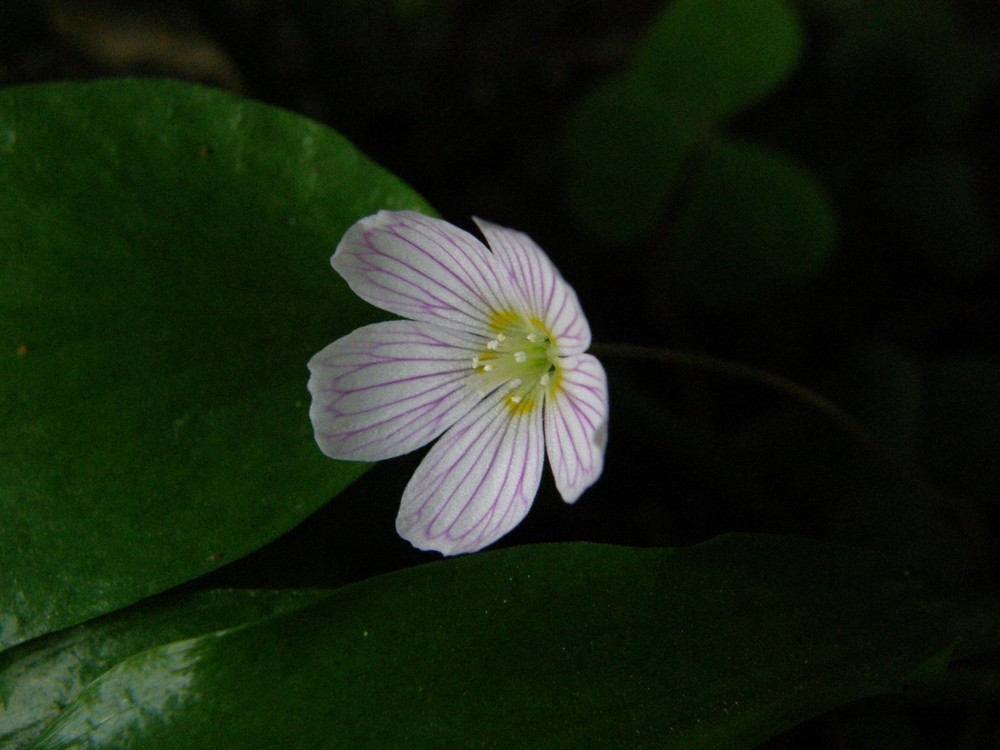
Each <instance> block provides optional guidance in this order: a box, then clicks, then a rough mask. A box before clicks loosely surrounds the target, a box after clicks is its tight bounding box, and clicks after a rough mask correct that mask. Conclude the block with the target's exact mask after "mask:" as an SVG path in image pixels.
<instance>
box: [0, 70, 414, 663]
mask: <svg viewBox="0 0 1000 750" xmlns="http://www.w3.org/2000/svg"><path fill="white" fill-rule="evenodd" d="M404 207H405V208H417V209H422V210H427V206H426V204H425V203H423V202H422V201H421V199H420V198H419V197H418V196H417V195H415V194H414V193H413V192H412V191H411V190H409V189H408V188H407V187H406V186H404V185H403V184H401V183H400V182H399V181H398V180H396V179H395V178H393V177H392V176H391V175H389V174H387V173H386V172H384V171H382V170H381V169H379V168H378V167H376V166H375V165H373V164H372V163H371V162H369V161H368V160H366V159H365V158H364V157H363V156H362V155H361V154H359V153H358V152H357V151H356V150H355V149H354V148H353V147H352V146H351V145H350V144H349V143H347V142H346V141H344V139H343V138H341V137H339V136H338V135H337V134H336V133H333V132H331V131H329V130H327V129H326V128H324V127H322V126H320V125H318V124H316V123H314V122H310V121H308V120H305V119H303V118H301V117H297V116H295V115H293V114H291V113H288V112H284V111H281V110H277V109H274V108H271V107H267V106H263V105H261V104H257V103H254V102H250V101H246V100H243V99H240V98H237V97H234V96H231V95H228V94H224V93H221V92H218V91H213V90H209V89H204V88H200V87H196V86H191V85H187V84H181V83H177V82H169V81H163V82H150V81H114V82H103V83H94V84H56V85H46V86H38V87H28V88H20V89H9V90H6V91H3V92H0V418H2V420H3V430H2V431H0V571H2V572H0V648H2V647H3V646H7V645H10V644H12V643H16V642H18V641H20V640H23V639H25V638H28V637H31V636H34V635H37V634H39V633H42V632H46V631H49V630H53V629H56V628H61V627H64V626H67V625H70V624H73V623H75V622H79V621H82V620H84V619H87V618H89V617H92V616H94V615H97V614H101V613H103V612H107V611H110V610H113V609H116V608H119V607H121V606H124V605H126V604H129V603H131V602H133V601H136V600H138V599H140V598H142V597H144V596H146V595H149V594H151V593H154V592H157V591H161V590H163V589H166V588H168V587H170V586H172V585H174V584H177V583H178V582H180V581H183V580H186V579H189V578H192V577H194V576H197V575H199V574H202V573H204V572H205V571H207V570H209V569H211V568H214V567H217V566H218V565H219V564H221V563H222V562H228V561H230V560H232V559H234V558H237V557H239V556H241V555H243V554H245V553H246V552H248V551H250V550H252V549H255V548H256V547H258V546H260V545H261V544H263V543H264V542H266V541H268V540H270V539H272V538H274V537H276V536H278V535H279V534H281V533H283V532H285V531H287V530H288V529H290V528H291V527H292V526H294V525H295V524H296V523H297V522H298V521H300V520H302V519H303V518H305V517H306V516H307V515H308V514H309V513H310V512H312V511H313V510H315V509H316V508H317V507H318V506H319V505H320V504H322V503H324V502H326V501H327V500H329V498H330V497H331V496H332V495H333V494H335V493H336V492H338V491H339V490H341V489H342V488H343V487H344V486H346V485H347V484H348V483H349V482H351V481H352V480H353V479H355V478H356V477H357V476H358V475H359V474H360V473H361V471H362V470H363V468H364V467H363V466H361V465H357V464H347V463H336V462H333V461H330V460H329V459H326V458H325V457H323V456H322V455H321V454H320V452H319V451H318V450H317V448H316V446H315V445H314V443H313V440H312V434H311V428H310V425H309V418H308V414H307V412H308V405H309V398H308V394H307V393H306V390H305V383H306V378H307V371H306V361H307V360H308V358H309V357H310V356H311V355H312V354H313V353H314V352H315V351H317V350H318V349H319V348H321V347H322V346H323V345H325V344H326V343H328V342H329V341H331V340H333V339H334V338H336V337H337V336H340V335H342V334H344V333H346V332H347V331H348V330H350V329H351V328H352V327H354V326H355V325H356V324H357V323H359V322H361V321H363V320H367V316H368V315H370V314H371V313H370V312H369V310H370V308H369V307H368V306H367V305H365V304H364V303H362V302H360V301H358V300H357V299H355V298H354V297H353V295H351V294H350V292H349V291H348V290H347V287H346V285H345V284H343V283H341V282H340V281H339V279H338V278H337V277H336V274H334V272H333V271H332V270H331V269H330V267H329V263H328V258H329V255H330V254H331V253H332V251H333V249H334V248H335V247H336V244H337V241H338V240H339V238H340V236H341V234H342V232H343V231H344V230H345V229H346V228H347V226H348V225H350V224H351V223H352V222H354V221H355V220H357V219H358V218H360V217H362V216H364V215H366V214H369V213H373V212H374V211H376V210H377V209H379V208H404ZM387 528H388V527H387ZM387 533H388V532H387Z"/></svg>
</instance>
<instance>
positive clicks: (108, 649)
mask: <svg viewBox="0 0 1000 750" xmlns="http://www.w3.org/2000/svg"><path fill="white" fill-rule="evenodd" d="M329 593H330V592H329V591H325V590H319V589H309V590H301V591H296V590H292V591H241V590H233V591H199V592H194V593H174V594H164V595H162V596H158V597H153V598H151V599H148V600H146V601H144V602H140V603H139V604H136V605H133V606H131V607H127V608H126V609H123V610H119V611H118V612H114V613H112V614H110V615H105V616H104V617H100V618H98V619H96V620H91V621H90V622H86V623H82V624H80V625H77V626H75V627H72V628H67V629H66V630H62V631H59V632H58V633H50V634H49V635H45V636H42V637H40V638H36V639H34V640H31V641H28V642H27V643H22V644H20V645H19V646H15V647H14V648H11V649H8V650H6V651H5V652H3V653H2V654H0V706H2V707H3V710H0V746H2V747H19V746H21V745H23V744H25V743H26V742H28V741H29V740H31V739H33V738H34V736H35V735H37V734H38V733H39V731H41V729H42V728H43V727H44V726H45V725H46V724H48V723H49V722H50V721H52V719H54V718H55V717H56V716H58V715H59V713H60V712H61V711H62V710H63V709H64V708H65V707H66V706H67V705H69V704H70V703H71V702H72V701H73V700H75V699H76V697H77V696H78V695H79V694H80V691H81V690H83V688H84V687H86V685H87V684H88V683H90V682H91V681H92V680H94V679H95V678H97V677H99V676H100V675H101V674H103V673H104V672H106V671H107V670H108V669H110V668H111V667H113V666H115V665H116V664H118V663H119V662H122V661H124V660H125V659H127V658H128V657H129V656H132V655H133V654H136V653H139V652H140V651H144V650H146V649H149V648H153V647H154V646H159V645H161V644H164V643H170V642H172V641H178V640H181V639H184V638H193V637H195V636H197V635H202V634H204V633H210V632H212V631H215V630H222V629H224V628H233V627H236V626H238V625H243V624H246V623H248V622H253V621H255V620H260V619H262V618H264V617H269V616H270V615H273V614H275V613H277V612H282V611H288V610H290V609H294V608H297V607H303V606H305V605H306V604H309V603H311V602H314V601H316V600H317V599H319V598H321V597H323V596H327V595H329Z"/></svg>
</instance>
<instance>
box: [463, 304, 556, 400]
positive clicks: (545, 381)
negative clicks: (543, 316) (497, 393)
mask: <svg viewBox="0 0 1000 750" xmlns="http://www.w3.org/2000/svg"><path fill="white" fill-rule="evenodd" d="M490 323H491V324H490V328H491V329H492V331H493V333H494V337H493V338H492V339H490V341H489V343H487V344H486V348H485V349H484V350H483V351H482V352H481V353H480V354H479V355H478V356H476V357H473V358H472V369H473V370H475V372H476V375H477V376H478V377H477V379H476V381H475V382H476V387H477V389H478V390H479V391H480V392H481V393H483V394H485V393H488V392H489V391H492V390H493V389H494V388H497V387H498V386H501V385H503V384H505V383H510V384H512V385H513V386H514V388H513V389H512V390H511V391H510V393H508V394H507V397H506V403H507V406H508V408H509V409H510V411H511V413H512V414H521V413H526V412H530V411H532V410H533V409H535V408H536V407H538V406H540V405H541V403H542V400H543V396H544V395H545V389H546V388H548V389H550V390H554V389H555V388H556V387H557V385H558V381H559V378H560V370H559V358H558V357H557V356H556V351H555V344H554V343H553V342H552V336H551V335H550V334H549V332H548V331H547V330H546V328H545V326H544V325H543V324H542V322H541V321H540V320H538V319H536V318H531V319H528V320H526V319H524V318H523V317H521V316H520V315H518V314H517V313H514V312H503V313H495V314H494V315H493V320H492V321H491V322H490Z"/></svg>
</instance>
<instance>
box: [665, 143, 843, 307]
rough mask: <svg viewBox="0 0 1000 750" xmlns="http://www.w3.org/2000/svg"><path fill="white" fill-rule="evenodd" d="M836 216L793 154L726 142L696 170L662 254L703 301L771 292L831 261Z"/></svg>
mask: <svg viewBox="0 0 1000 750" xmlns="http://www.w3.org/2000/svg"><path fill="white" fill-rule="evenodd" d="M835 242H836V216H835V214H834V211H833V208H832V207H831V206H830V203H829V201H828V200H827V198H826V194H825V193H824V191H823V189H822V187H821V186H820V185H819V184H818V183H817V181H816V179H815V178H813V177H812V175H810V174H809V173H808V172H806V171H805V170H804V169H802V168H801V167H800V166H798V165H797V164H795V163H794V162H792V161H791V160H790V159H788V157H786V156H783V155H782V154H780V153H776V152H774V151H773V150H770V149H764V148H761V147H760V146H754V145H753V144H745V143H737V142H734V141H729V140H724V139H720V140H718V141H716V142H715V143H713V144H712V146H711V148H710V149H709V150H708V152H707V154H706V155H705V157H704V160H703V161H702V162H701V163H700V164H699V165H698V167H697V168H696V169H695V170H693V174H692V176H691V179H690V185H689V195H688V196H687V197H686V198H685V199H682V200H681V205H680V207H679V209H678V215H677V219H676V225H675V227H674V231H673V233H672V234H670V235H668V236H666V237H665V238H664V240H663V248H662V252H663V253H664V255H665V256H666V264H667V268H668V269H669V271H671V272H673V274H674V275H675V278H676V282H677V284H678V285H679V286H681V287H683V288H684V289H685V291H686V292H687V293H688V294H690V295H691V297H692V298H693V299H695V300H697V301H698V302H703V303H708V304H719V303H732V302H739V301H745V300H748V299H754V298H758V297H763V296H769V295H771V294H773V293H774V292H775V291H777V290H781V289H787V288H789V287H791V286H793V285H794V284H796V283H801V282H802V281H804V280H808V279H811V278H814V277H815V276H817V275H818V274H819V273H820V272H821V271H823V270H824V269H825V268H826V266H827V265H828V264H829V263H830V260H831V257H832V255H833V251H834V246H835Z"/></svg>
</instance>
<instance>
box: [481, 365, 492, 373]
mask: <svg viewBox="0 0 1000 750" xmlns="http://www.w3.org/2000/svg"><path fill="white" fill-rule="evenodd" d="M492 371H493V365H483V372H492Z"/></svg>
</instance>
